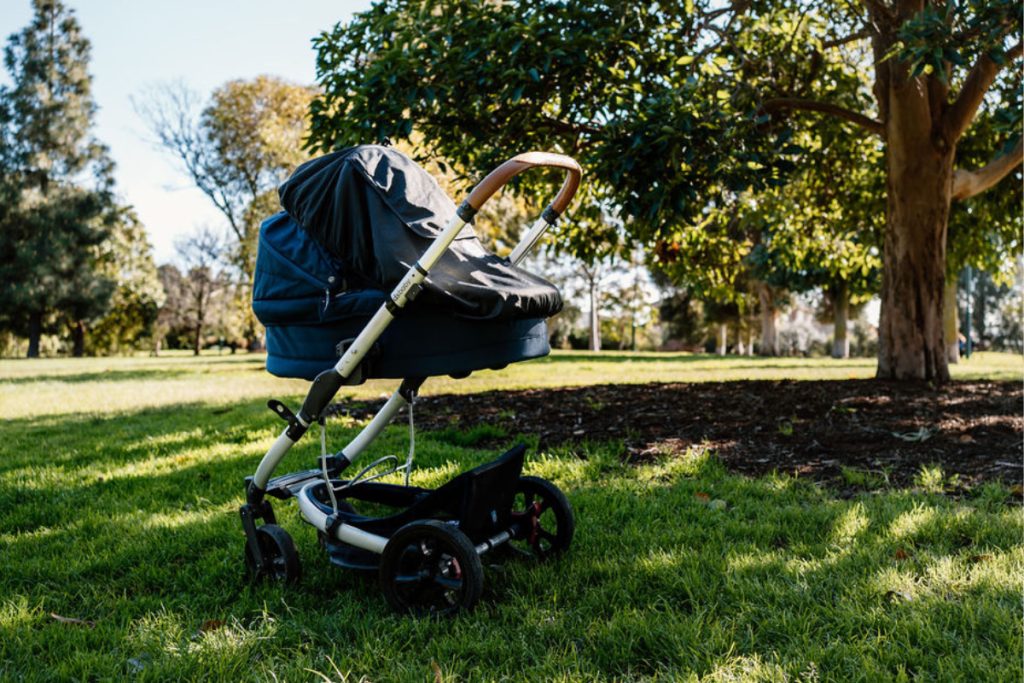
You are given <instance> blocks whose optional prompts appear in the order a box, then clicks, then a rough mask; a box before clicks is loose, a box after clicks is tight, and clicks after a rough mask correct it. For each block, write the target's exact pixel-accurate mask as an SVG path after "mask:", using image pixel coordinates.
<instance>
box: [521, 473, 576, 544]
mask: <svg viewBox="0 0 1024 683" xmlns="http://www.w3.org/2000/svg"><path fill="white" fill-rule="evenodd" d="M512 516H513V518H516V519H518V520H519V523H520V528H522V529H523V531H522V534H521V535H520V536H519V538H518V540H519V541H520V542H523V543H525V545H526V547H527V548H529V551H530V553H531V554H533V555H534V556H536V557H537V559H540V560H546V559H548V558H550V557H554V556H555V555H558V554H561V553H563V552H565V551H566V550H568V549H569V546H570V545H571V544H572V537H573V534H575V533H576V518H575V517H574V516H573V514H572V506H571V505H569V500H568V499H567V498H566V497H565V494H564V493H562V491H561V490H560V489H559V488H558V487H557V486H555V485H554V484H552V483H551V482H550V481H548V480H547V479H542V478H541V477H529V476H527V477H520V478H519V485H518V487H517V489H516V496H515V500H514V502H513V506H512Z"/></svg>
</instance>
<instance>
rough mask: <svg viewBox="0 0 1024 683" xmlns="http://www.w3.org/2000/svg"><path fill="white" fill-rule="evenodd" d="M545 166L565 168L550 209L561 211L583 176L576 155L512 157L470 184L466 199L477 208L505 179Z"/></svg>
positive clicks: (565, 206)
mask: <svg viewBox="0 0 1024 683" xmlns="http://www.w3.org/2000/svg"><path fill="white" fill-rule="evenodd" d="M538 166H548V167H551V168H564V169H565V170H566V171H568V174H567V175H566V177H565V182H564V183H562V189H560V190H559V191H558V194H557V195H556V196H555V199H554V201H552V202H551V210H552V211H554V212H555V213H557V214H559V215H561V214H562V213H563V212H564V211H565V209H566V208H567V207H568V206H569V202H571V201H572V198H573V197H574V196H575V195H576V190H578V189H579V187H580V180H581V179H582V178H583V169H581V168H580V165H579V164H578V163H576V161H575V159H572V158H571V157H567V156H565V155H563V154H549V153H547V152H527V153H526V154H520V155H518V156H515V157H512V158H511V159H509V160H508V161H506V162H505V163H503V164H502V165H501V166H499V167H498V168H496V169H494V170H493V171H491V172H490V173H489V174H488V175H487V177H486V178H484V179H483V180H481V181H480V183H479V184H478V185H477V186H476V187H474V188H473V191H472V192H470V193H469V196H468V197H466V203H467V204H469V205H470V206H471V207H473V209H474V210H479V209H480V207H481V206H483V205H484V202H486V201H487V200H488V199H490V198H491V196H492V195H493V194H494V193H495V192H497V191H498V190H500V189H501V188H502V187H503V186H504V185H505V183H507V182H508V181H509V180H511V179H512V178H514V177H515V176H517V175H519V174H520V173H522V172H523V171H525V170H526V169H528V168H535V167H538Z"/></svg>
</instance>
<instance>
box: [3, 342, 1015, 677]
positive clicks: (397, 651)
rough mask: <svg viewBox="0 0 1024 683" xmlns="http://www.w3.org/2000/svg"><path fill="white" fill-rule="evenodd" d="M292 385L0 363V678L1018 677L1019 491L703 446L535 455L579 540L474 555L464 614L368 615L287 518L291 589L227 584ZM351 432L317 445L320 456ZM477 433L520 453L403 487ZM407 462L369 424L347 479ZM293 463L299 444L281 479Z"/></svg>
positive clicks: (659, 362)
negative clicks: (755, 474)
mask: <svg viewBox="0 0 1024 683" xmlns="http://www.w3.org/2000/svg"><path fill="white" fill-rule="evenodd" d="M613 360H614V362H613ZM872 371H873V364H872V363H871V362H865V361H849V362H844V363H836V362H829V361H807V360H786V359H774V360H764V361H762V360H760V359H727V360H721V359H714V358H709V357H699V356H698V357H691V356H677V355H651V356H648V355H640V354H636V355H631V354H618V355H613V354H605V355H602V356H600V357H595V356H591V355H589V354H556V355H555V356H553V357H552V358H551V359H547V360H545V361H540V362H532V363H524V364H520V365H519V366H515V367H513V368H509V369H507V370H505V371H503V372H501V373H490V372H488V373H478V374H476V375H474V376H473V377H471V378H470V379H468V380H463V381H461V382H458V383H454V382H451V381H441V380H438V381H434V382H432V383H428V385H427V386H426V387H425V389H427V390H432V391H434V392H439V391H450V390H453V389H455V388H458V390H464V391H479V390H485V389H492V388H508V387H522V386H531V385H532V386H536V385H541V386H551V385H558V384H584V383H596V382H610V381H637V382H646V381H698V380H721V379H735V378H738V377H750V378H759V379H764V378H771V377H789V378H794V377H830V378H836V377H839V378H841V377H846V376H851V375H853V376H858V377H860V376H870V375H871V374H872ZM965 371H966V372H967V373H979V374H972V375H970V376H972V377H977V376H983V377H1000V378H1004V379H1012V378H1020V376H1021V371H1022V362H1021V358H1020V357H1019V356H1016V357H1014V356H1005V357H1004V356H997V355H995V354H992V355H989V354H979V355H978V356H976V357H975V358H974V359H972V361H971V362H970V364H964V365H961V366H959V367H958V368H956V370H955V372H956V373H957V374H960V373H963V372H965ZM961 376H962V375H961ZM304 388H305V383H303V382H293V381H284V380H276V379H274V378H271V377H269V376H268V375H266V373H265V372H264V371H263V370H262V368H261V360H260V359H258V358H252V357H246V356H237V357H229V356H223V357H216V356H203V357H201V358H198V359H192V358H188V357H174V358H168V359H151V358H133V359H93V360H86V361H72V360H44V361H38V362H31V363H30V362H27V361H0V410H2V412H3V416H4V422H3V423H2V424H3V427H2V435H3V438H2V439H0V680H2V681H7V680H12V681H17V680H26V681H33V680H54V681H68V680H121V679H131V680H140V681H147V680H152V681H158V680H159V681H167V680H188V681H192V680H209V681H242V680H258V681H275V680H276V681H322V680H324V679H325V678H326V679H327V680H330V681H332V682H334V681H342V680H344V681H349V682H351V683H355V682H356V681H360V680H367V681H374V682H387V681H428V682H432V681H436V680H437V679H438V678H440V680H442V681H444V682H446V683H447V682H449V681H491V680H495V681H498V680H516V681H518V680H530V681H591V680H623V681H626V680H682V681H697V680H701V681H705V680H707V681H806V682H810V681H858V680H866V681H899V680H907V681H946V680H948V681H956V680H960V681H1020V680H1021V678H1022V675H1024V672H1022V661H1024V648H1022V639H1024V628H1022V613H1021V594H1022V588H1024V587H1022V580H1024V579H1022V577H1024V544H1022V536H1024V516H1022V510H1021V507H1020V506H1019V497H1017V496H1015V495H1012V492H1011V491H1009V490H1008V489H1006V488H1005V487H1003V486H1001V485H999V484H989V485H987V486H985V487H982V488H978V489H975V490H972V491H969V492H967V493H965V494H964V495H963V496H962V497H960V498H953V497H950V496H948V495H946V494H945V493H943V489H942V484H943V481H942V476H941V474H940V473H938V472H936V471H934V470H928V471H925V472H923V473H922V476H921V477H920V478H919V481H918V485H917V486H915V487H913V488H911V489H881V490H880V491H876V492H874V493H872V494H864V495H862V496H859V497H856V498H853V499H839V498H837V497H836V496H835V495H834V494H833V493H832V492H830V491H829V490H827V489H822V488H820V487H817V486H815V485H813V484H810V483H805V482H802V481H798V480H795V479H793V478H790V477H788V476H781V475H775V476H769V477H764V478H761V479H757V480H751V479H744V478H740V477H736V476H733V475H730V474H728V473H726V472H725V471H724V470H723V469H722V468H721V466H720V465H719V464H718V463H717V461H716V460H715V459H714V457H713V454H709V453H707V452H706V451H703V450H700V449H698V450H693V451H690V452H689V453H688V454H687V455H686V456H685V457H674V458H669V457H662V458H655V459H654V461H653V462H650V463H648V464H645V465H642V466H632V465H624V464H622V463H621V461H620V459H619V453H620V449H619V447H618V445H617V444H601V443H590V444H585V445H583V446H578V447H573V448H563V449H556V450H551V451H549V452H543V453H537V452H536V451H535V450H534V451H533V452H531V456H530V459H529V461H528V465H527V468H528V470H529V472H530V473H533V474H539V475H541V476H545V477H547V478H550V479H552V480H553V481H555V482H556V483H557V484H558V485H559V486H561V487H562V488H563V490H565V492H566V493H567V494H568V496H569V498H570V500H571V501H572V503H573V505H574V507H575V511H576V517H577V535H576V541H575V543H574V546H573V548H572V549H571V550H570V552H569V553H568V554H567V555H566V556H565V557H563V558H561V559H558V560H556V561H555V562H553V563H550V564H546V565H533V564H531V563H530V562H524V561H509V562H508V563H506V564H503V565H501V566H496V567H487V562H486V561H485V568H486V577H485V593H484V599H483V601H482V603H481V604H480V606H479V607H478V608H477V609H476V610H475V611H474V612H473V613H471V614H468V615H464V616H461V617H459V618H457V619H454V620H447V621H442V622H431V621H422V620H414V619H409V618H400V617H396V616H393V615H392V614H390V613H389V612H388V610H387V608H386V605H385V603H384V599H383V596H382V594H381V592H380V590H379V588H378V587H377V585H376V582H375V579H374V577H372V576H370V577H366V576H363V575H359V574H354V573H346V572H343V571H340V570H337V569H335V568H333V567H331V566H330V565H329V563H328V562H327V559H326V557H324V556H322V555H321V554H320V553H319V551H318V549H317V544H316V537H315V533H314V532H313V530H312V529H310V528H308V527H306V526H305V525H304V524H302V522H301V521H300V520H299V519H298V511H297V506H295V505H294V503H292V504H278V506H277V508H276V509H277V510H278V512H279V519H280V522H281V524H282V525H283V526H285V527H286V528H287V529H288V530H289V531H290V532H292V534H293V536H294V537H295V538H296V540H297V542H298V545H299V550H300V553H301V554H302V556H303V560H304V572H305V579H304V582H303V585H302V586H301V587H299V588H297V589H282V588H280V587H276V586H269V585H264V586H258V587H251V586H249V585H248V584H247V582H246V580H245V577H244V570H243V565H242V560H241V557H242V537H241V531H240V526H239V523H238V517H237V508H238V506H239V504H240V503H241V499H242V496H241V494H242V481H243V479H244V477H245V476H247V475H249V474H252V472H253V471H254V469H255V466H256V463H257V462H258V460H259V458H260V457H261V456H262V454H263V452H264V451H265V450H266V448H267V447H268V446H269V444H270V443H271V441H272V440H273V438H274V436H275V435H276V434H277V432H278V430H279V429H280V426H281V423H280V422H279V421H278V420H277V419H276V418H275V417H274V416H273V415H271V414H270V412H269V411H268V410H267V409H266V408H265V406H264V404H265V401H266V399H268V398H271V397H280V398H290V400H292V401H293V402H295V400H296V397H298V396H299V395H300V394H301V393H302V392H303V391H304ZM392 388H393V385H392V384H391V383H375V384H373V385H367V386H365V387H360V388H358V389H357V390H355V391H350V392H349V393H356V394H358V395H360V396H376V395H378V394H380V393H381V392H382V391H389V390H390V389H392ZM354 429H355V427H354V426H352V425H348V426H341V425H338V426H335V427H334V428H333V429H332V433H331V434H332V437H331V445H332V446H333V447H334V448H340V447H341V446H342V445H344V437H345V435H350V434H352V433H354ZM495 437H498V438H503V439H506V440H507V441H508V443H509V444H512V443H514V442H515V441H517V440H520V439H522V440H525V441H526V442H527V443H531V445H535V443H536V441H535V438H534V437H532V436H531V435H530V434H505V433H502V432H501V431H500V430H496V429H495V428H493V427H476V428H473V427H469V428H467V429H464V430H462V431H446V432H435V433H420V434H418V435H417V441H416V444H417V469H416V471H415V473H414V476H413V482H414V483H417V484H419V485H425V486H435V485H438V484H439V483H441V482H443V481H444V480H446V479H447V478H449V477H451V476H452V475H454V474H455V473H456V472H458V471H461V470H463V469H466V468H469V467H472V466H473V465H476V464H479V463H481V462H484V461H486V460H488V459H490V458H492V457H494V456H495V455H498V453H496V452H493V451H485V450H481V449H478V448H477V447H476V446H478V445H480V444H481V443H484V442H493V441H494V439H495ZM406 448H407V433H406V431H405V428H404V426H402V425H397V426H394V427H392V428H390V430H389V431H388V432H386V434H385V437H384V438H383V439H382V440H381V442H379V443H378V444H377V445H376V447H375V448H374V450H373V452H372V453H370V454H368V456H367V457H366V462H368V461H369V460H370V457H371V456H376V455H382V454H386V453H398V454H401V453H403V452H404V451H405V449H406ZM317 452H318V444H317V443H316V439H308V440H307V441H306V442H304V443H303V444H300V445H299V446H298V447H296V449H295V450H293V453H292V455H290V456H289V459H288V460H287V461H286V462H285V468H286V469H288V470H291V469H301V468H306V467H308V466H310V465H311V464H312V461H313V459H314V458H315V455H316V453H317ZM698 494H706V496H705V495H698ZM707 501H722V503H717V502H716V503H715V504H714V505H709V504H708V502H707ZM485 560H488V561H490V559H489V558H488V557H487V556H485ZM53 614H55V615H58V616H61V617H66V618H72V619H80V620H89V621H91V622H94V623H95V627H88V626H80V625H74V624H66V623H61V622H60V621H58V620H57V619H55V618H53V616H51V615H53ZM204 625H205V626H204ZM435 665H436V667H437V668H436V670H435V668H434V667H435ZM438 672H439V673H438Z"/></svg>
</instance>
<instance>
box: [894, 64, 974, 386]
mask: <svg viewBox="0 0 1024 683" xmlns="http://www.w3.org/2000/svg"><path fill="white" fill-rule="evenodd" d="M898 80H899V79H893V83H892V84H891V85H890V91H891V92H890V95H891V96H890V97H889V111H890V115H889V120H888V134H887V141H888V154H887V162H888V177H887V179H886V185H887V190H888V192H887V195H888V197H887V217H886V218H887V219H886V229H885V249H884V256H883V264H884V267H883V277H882V310H883V311H884V312H885V313H886V314H885V315H883V316H882V319H881V326H880V329H879V331H878V335H879V352H878V375H877V376H878V377H879V378H885V379H900V380H903V379H918V380H930V381H933V382H936V383H941V382H945V381H946V380H948V379H949V367H948V365H947V364H946V353H947V351H946V343H945V336H944V331H943V325H942V321H943V303H942V302H943V290H944V286H945V277H946V224H947V220H948V218H949V205H950V199H951V197H950V193H951V189H952V182H951V181H952V175H953V155H954V151H955V149H956V147H955V145H950V144H945V143H942V144H938V145H936V144H935V141H934V139H933V136H932V134H931V131H932V126H931V114H930V107H929V100H928V95H927V92H926V90H927V89H926V88H924V87H922V81H921V79H906V80H904V82H902V83H898V82H896V81H898Z"/></svg>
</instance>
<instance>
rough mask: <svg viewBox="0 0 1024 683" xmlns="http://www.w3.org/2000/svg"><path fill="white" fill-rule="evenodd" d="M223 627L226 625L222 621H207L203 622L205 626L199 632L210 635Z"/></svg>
mask: <svg viewBox="0 0 1024 683" xmlns="http://www.w3.org/2000/svg"><path fill="white" fill-rule="evenodd" d="M223 625H224V622H223V621H221V620H220V619H207V620H206V621H204V622H203V625H202V626H200V627H199V632H200V633H210V632H211V631H216V630H217V629H219V628H220V627H221V626H223Z"/></svg>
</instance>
